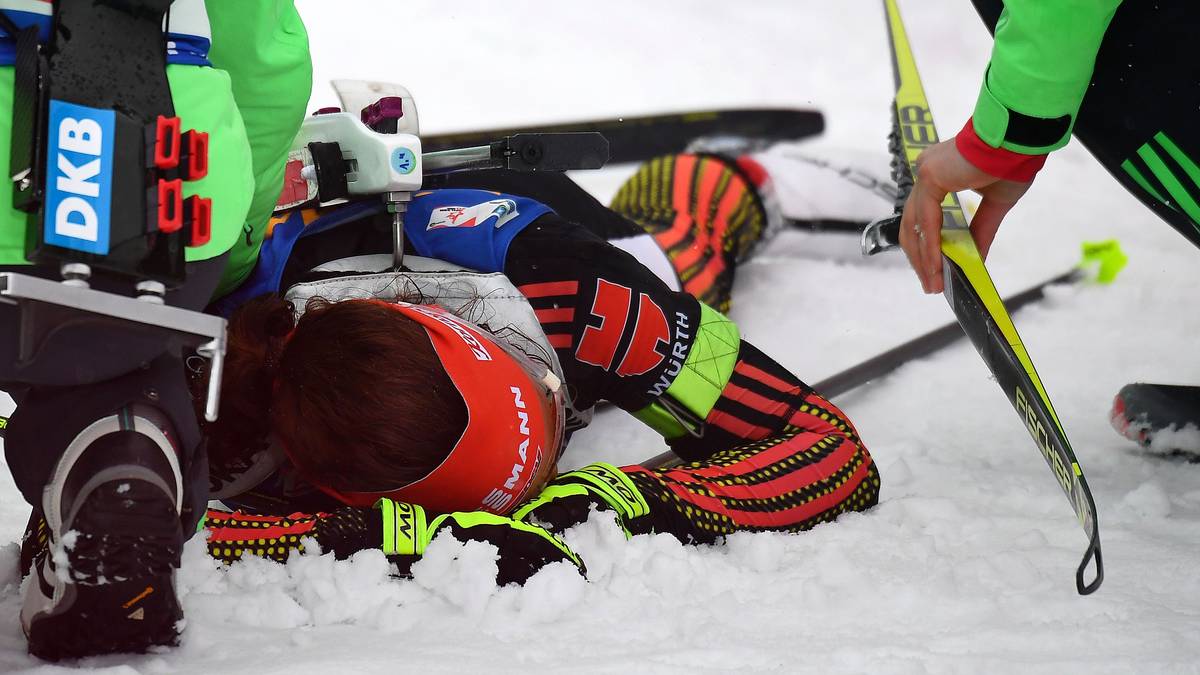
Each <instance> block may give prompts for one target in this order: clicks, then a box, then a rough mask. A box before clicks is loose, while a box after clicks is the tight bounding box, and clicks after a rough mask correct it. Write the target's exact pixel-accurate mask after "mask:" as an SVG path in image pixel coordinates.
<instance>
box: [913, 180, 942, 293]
mask: <svg viewBox="0 0 1200 675" xmlns="http://www.w3.org/2000/svg"><path fill="white" fill-rule="evenodd" d="M922 192H923V193H928V194H927V196H926V197H924V198H923V199H921V200H920V201H919V202H917V204H916V206H917V223H918V224H919V225H920V227H921V232H920V236H919V237H918V242H919V243H920V249H921V270H920V271H919V272H918V273H919V274H920V275H921V285H922V286H924V287H925V292H926V293H941V292H942V286H943V282H942V200H943V199H945V198H946V193H945V192H944V191H942V190H938V189H930V188H927V189H926V190H922Z"/></svg>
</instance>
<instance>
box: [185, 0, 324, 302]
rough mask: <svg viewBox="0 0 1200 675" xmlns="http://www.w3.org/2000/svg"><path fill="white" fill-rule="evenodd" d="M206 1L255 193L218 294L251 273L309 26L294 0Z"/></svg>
mask: <svg viewBox="0 0 1200 675" xmlns="http://www.w3.org/2000/svg"><path fill="white" fill-rule="evenodd" d="M207 4H208V18H209V22H210V23H211V24H212V35H213V40H212V51H211V52H210V54H209V58H210V60H211V61H212V63H213V66H214V67H216V68H220V69H223V70H225V71H226V72H228V73H229V76H230V79H231V81H232V86H233V96H234V99H235V100H236V101H237V107H238V110H239V111H240V112H241V116H242V120H243V122H244V124H245V127H246V135H247V137H248V138H249V141H250V151H251V157H252V167H253V172H254V196H253V199H252V201H251V202H250V209H249V212H248V213H247V215H246V223H245V227H244V229H243V234H244V236H242V237H239V238H238V240H237V242H236V243H235V244H234V246H233V248H232V249H231V250H230V252H229V263H228V266H227V267H226V270H225V277H224V279H223V280H222V283H221V287H220V288H219V289H218V290H217V294H218V295H220V294H223V293H225V292H227V291H229V290H230V289H232V288H233V287H234V286H236V285H237V284H238V283H240V282H241V281H242V280H244V279H245V278H246V276H247V275H248V274H249V273H250V270H251V269H252V268H253V266H254V261H255V260H256V259H257V257H258V249H259V247H260V246H261V245H262V238H263V232H264V230H265V229H266V225H267V219H268V218H269V217H270V215H271V211H272V209H273V208H274V206H275V202H276V200H277V199H278V198H279V190H280V188H281V186H282V185H283V172H284V167H285V165H286V162H287V153H288V149H289V148H290V147H291V144H292V141H293V140H294V139H295V137H296V133H297V132H298V131H299V129H300V123H301V122H302V121H303V120H304V113H305V108H306V107H307V105H308V98H309V94H310V93H311V91H312V58H311V56H310V55H309V51H308V34H307V32H306V31H305V29H304V23H303V22H302V21H301V19H300V15H299V13H297V11H296V7H295V5H294V4H293V1H292V0H237V2H233V1H232V0H216V1H210V2H208V3H207Z"/></svg>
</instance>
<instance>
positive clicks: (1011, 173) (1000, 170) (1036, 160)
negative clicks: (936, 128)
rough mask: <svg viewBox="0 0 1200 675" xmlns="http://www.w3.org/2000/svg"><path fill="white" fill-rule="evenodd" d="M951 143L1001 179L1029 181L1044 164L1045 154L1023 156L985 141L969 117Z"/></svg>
mask: <svg viewBox="0 0 1200 675" xmlns="http://www.w3.org/2000/svg"><path fill="white" fill-rule="evenodd" d="M954 145H955V147H957V148H958V152H959V153H960V154H961V155H962V156H963V157H965V158H966V160H967V161H968V162H970V163H971V164H974V165H975V168H977V169H979V170H980V171H985V172H987V173H989V174H991V175H993V176H995V177H997V178H1003V179H1004V180H1013V181H1017V182H1020V183H1028V182H1029V181H1031V180H1033V177H1034V176H1036V175H1037V172H1038V171H1040V170H1041V168H1042V166H1043V165H1045V164H1046V155H1025V154H1022V153H1019V152H1013V151H1012V150H1005V149H1004V148H993V147H992V146H990V145H988V144H987V143H984V142H983V140H982V139H980V138H979V136H978V135H977V134H976V133H975V124H974V123H973V122H972V121H971V120H967V123H966V124H965V125H964V126H963V128H962V131H960V132H958V135H957V136H955V137H954Z"/></svg>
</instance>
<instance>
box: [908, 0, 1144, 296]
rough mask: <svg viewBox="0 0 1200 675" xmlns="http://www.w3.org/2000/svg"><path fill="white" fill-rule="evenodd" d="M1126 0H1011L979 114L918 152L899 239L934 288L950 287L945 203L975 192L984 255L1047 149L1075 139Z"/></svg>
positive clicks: (928, 288) (975, 227) (976, 230)
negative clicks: (945, 272)
mask: <svg viewBox="0 0 1200 675" xmlns="http://www.w3.org/2000/svg"><path fill="white" fill-rule="evenodd" d="M1118 5H1120V0H1007V1H1006V2H1005V9H1004V12H1003V14H1001V16H1000V20H999V21H998V22H997V24H996V37H995V42H994V43H993V47H992V57H991V62H990V64H989V66H988V70H987V72H986V74H985V76H984V81H983V85H982V87H981V89H980V93H979V99H978V101H977V103H976V105H975V112H974V114H973V115H972V117H971V119H969V120H967V123H966V125H965V126H964V127H963V129H962V131H960V132H959V133H958V135H957V136H956V137H955V138H952V139H950V140H948V141H944V142H942V143H939V144H937V145H934V146H932V147H930V148H929V149H927V150H926V151H925V152H924V153H922V155H921V157H920V158H919V159H918V160H917V175H916V179H917V180H916V184H915V185H914V187H913V190H912V193H911V194H910V195H909V198H908V201H907V203H906V204H905V206H904V214H903V216H902V218H901V223H900V245H901V246H902V247H903V249H904V252H905V254H906V255H907V256H908V260H909V263H910V264H912V266H913V269H914V270H915V271H916V272H917V276H918V278H919V279H920V280H921V286H922V287H923V288H924V290H925V292H926V293H940V292H941V291H942V276H941V270H942V255H941V227H942V209H941V203H942V200H943V199H945V197H946V195H947V194H948V193H950V192H957V191H960V190H974V191H976V192H978V193H979V194H980V195H981V196H982V197H983V200H982V202H981V203H980V205H979V209H978V210H977V211H976V213H975V216H974V218H973V219H972V222H971V231H972V234H973V235H974V237H975V241H976V244H977V245H978V246H979V251H980V253H981V254H982V255H985V256H986V255H987V251H988V249H989V248H990V247H991V243H992V241H993V239H994V238H995V236H996V231H997V229H998V228H999V227H1000V223H1001V221H1003V219H1004V217H1005V216H1006V215H1007V214H1008V212H1009V211H1010V210H1011V209H1012V207H1013V206H1014V205H1015V204H1016V203H1017V201H1018V200H1019V199H1020V198H1021V197H1022V196H1023V195H1024V194H1025V192H1026V191H1027V190H1028V189H1029V185H1030V183H1031V182H1032V181H1033V178H1034V176H1035V175H1036V174H1037V172H1038V170H1040V169H1041V167H1042V166H1043V164H1045V161H1046V155H1047V154H1048V153H1050V152H1051V151H1053V150H1056V149H1058V148H1061V147H1062V146H1064V145H1066V144H1067V141H1068V140H1070V137H1071V129H1072V127H1073V125H1074V123H1075V115H1076V114H1077V113H1078V111H1079V106H1080V103H1081V102H1082V101H1083V97H1084V94H1085V93H1086V92H1087V86H1088V83H1089V82H1090V81H1091V78H1092V71H1093V68H1094V66H1095V60H1096V53H1097V52H1098V51H1099V49H1100V43H1101V41H1102V40H1103V38H1104V33H1105V31H1106V30H1107V29H1108V24H1109V22H1110V21H1111V20H1112V17H1113V14H1114V13H1115V12H1116V10H1117V7H1118Z"/></svg>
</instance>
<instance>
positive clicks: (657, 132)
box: [421, 108, 825, 164]
mask: <svg viewBox="0 0 1200 675" xmlns="http://www.w3.org/2000/svg"><path fill="white" fill-rule="evenodd" d="M824 129H825V117H824V115H822V114H821V112H820V111H817V110H796V109H760V108H750V109H733V110H705V111H696V112H684V113H669V114H664V115H646V116H640V117H615V118H612V119H600V120H579V121H577V122H566V123H562V124H536V125H530V126H525V127H513V128H509V129H488V130H484V131H462V132H454V133H447V134H433V135H428V136H422V137H421V142H422V145H423V150H424V151H425V152H437V151H440V150H449V149H452V148H460V147H468V146H475V145H483V144H486V143H488V142H490V141H493V140H495V139H497V138H500V137H503V136H512V135H515V134H527V133H550V132H555V133H558V132H567V131H598V132H600V133H602V134H604V136H605V137H606V138H608V142H609V150H610V153H611V158H610V159H609V162H610V163H612V164H619V163H624V162H641V161H645V160H647V159H651V158H654V157H658V156H659V155H668V154H672V153H677V152H683V151H685V150H687V149H688V147H689V145H691V143H692V142H693V141H695V140H696V139H698V138H703V137H709V136H721V137H737V138H745V139H747V140H749V141H751V142H758V143H762V144H765V143H770V142H776V141H794V140H798V139H801V138H806V137H809V136H815V135H817V134H819V133H821V132H822V131H823V130H824ZM740 149H741V150H743V151H744V150H745V148H740Z"/></svg>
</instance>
